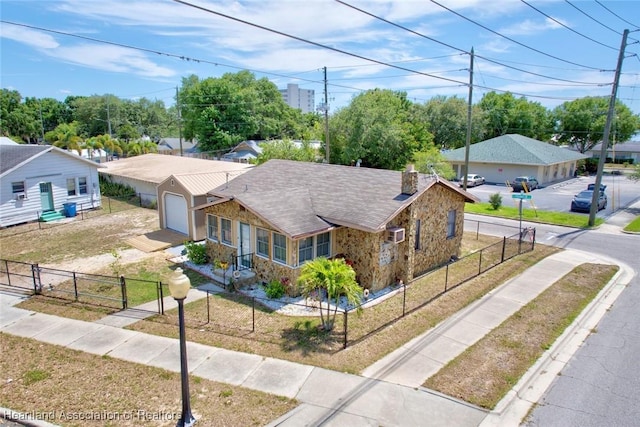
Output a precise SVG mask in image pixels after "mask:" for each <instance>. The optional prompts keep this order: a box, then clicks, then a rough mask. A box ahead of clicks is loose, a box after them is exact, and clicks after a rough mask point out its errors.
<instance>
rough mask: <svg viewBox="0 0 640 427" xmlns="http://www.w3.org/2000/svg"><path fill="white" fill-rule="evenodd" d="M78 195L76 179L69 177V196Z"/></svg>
mask: <svg viewBox="0 0 640 427" xmlns="http://www.w3.org/2000/svg"><path fill="white" fill-rule="evenodd" d="M75 195H76V179H75V178H67V196H75Z"/></svg>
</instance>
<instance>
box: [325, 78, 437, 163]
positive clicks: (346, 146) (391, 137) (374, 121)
mask: <svg viewBox="0 0 640 427" xmlns="http://www.w3.org/2000/svg"><path fill="white" fill-rule="evenodd" d="M330 129H331V130H330V132H329V134H330V135H331V136H330V138H329V142H330V145H331V146H330V148H331V150H330V153H331V154H330V160H331V162H332V163H339V164H347V165H348V164H353V163H355V162H357V161H358V160H361V164H362V165H363V166H368V167H374V168H381V169H401V168H403V167H404V166H405V165H406V164H407V163H408V162H409V161H410V160H411V158H412V157H413V153H414V151H419V150H421V149H423V148H424V147H426V146H427V145H428V144H429V143H430V142H431V139H432V135H431V134H430V133H429V131H428V130H427V126H426V124H425V123H423V122H421V121H418V120H412V115H411V102H410V101H409V100H407V97H406V94H405V93H403V92H393V91H391V90H386V89H385V90H380V89H374V90H370V91H367V92H364V93H362V94H360V95H358V96H356V97H355V98H353V99H352V100H351V103H350V104H349V105H348V106H347V107H344V108H342V109H340V110H339V111H338V112H336V113H335V114H334V115H333V116H332V117H331V120H330Z"/></svg>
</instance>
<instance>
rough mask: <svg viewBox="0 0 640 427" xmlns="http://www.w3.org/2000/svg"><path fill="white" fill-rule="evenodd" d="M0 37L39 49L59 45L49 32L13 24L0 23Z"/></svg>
mask: <svg viewBox="0 0 640 427" xmlns="http://www.w3.org/2000/svg"><path fill="white" fill-rule="evenodd" d="M0 37H2V38H7V39H11V40H14V41H17V42H20V43H24V44H26V45H28V46H30V47H34V48H39V49H53V48H56V47H58V46H59V44H58V42H57V41H56V40H55V39H54V38H53V37H52V36H50V35H49V34H44V33H43V32H41V31H37V30H32V29H31V28H26V27H19V26H15V25H5V24H3V25H1V26H0Z"/></svg>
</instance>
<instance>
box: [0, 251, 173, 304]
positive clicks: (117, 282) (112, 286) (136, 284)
mask: <svg viewBox="0 0 640 427" xmlns="http://www.w3.org/2000/svg"><path fill="white" fill-rule="evenodd" d="M0 286H5V287H8V288H13V289H18V290H20V291H22V292H24V293H26V294H29V295H42V296H46V297H50V298H58V299H64V300H71V301H74V302H79V303H83V304H89V305H96V306H100V307H107V308H111V309H114V310H125V309H127V308H128V307H129V299H130V295H131V293H132V292H133V293H136V291H139V290H140V289H141V288H144V287H146V288H147V289H155V298H156V299H157V302H158V309H157V312H158V313H160V314H163V313H164V304H163V302H162V300H163V296H164V294H165V292H164V291H163V289H162V286H163V285H162V283H161V282H159V281H150V280H142V279H135V278H126V277H124V276H107V275H100V274H88V273H79V272H76V271H68V270H59V269H54V268H48V267H42V266H39V265H38V264H30V263H25V262H19V261H11V260H6V259H2V260H0ZM128 287H129V288H131V289H128ZM142 291H143V293H144V294H150V293H152V292H153V291H151V292H147V291H146V290H145V289H143V290H142ZM151 300H152V301H153V299H151ZM154 311H155V310H154Z"/></svg>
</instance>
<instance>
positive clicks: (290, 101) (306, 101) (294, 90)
mask: <svg viewBox="0 0 640 427" xmlns="http://www.w3.org/2000/svg"><path fill="white" fill-rule="evenodd" d="M280 93H281V94H282V98H283V99H284V102H286V103H287V105H289V106H290V107H293V108H298V109H300V110H301V111H302V112H303V113H311V112H313V111H315V92H314V91H313V90H310V89H300V88H298V85H297V84H294V83H289V84H288V85H287V88H286V89H280Z"/></svg>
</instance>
